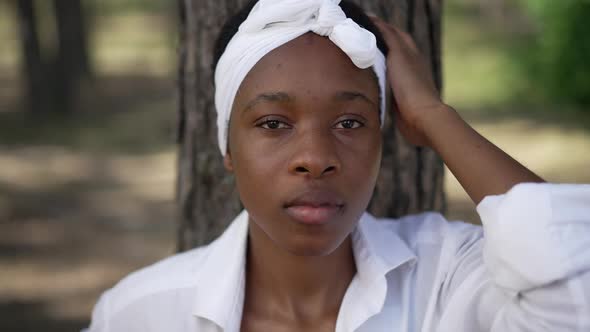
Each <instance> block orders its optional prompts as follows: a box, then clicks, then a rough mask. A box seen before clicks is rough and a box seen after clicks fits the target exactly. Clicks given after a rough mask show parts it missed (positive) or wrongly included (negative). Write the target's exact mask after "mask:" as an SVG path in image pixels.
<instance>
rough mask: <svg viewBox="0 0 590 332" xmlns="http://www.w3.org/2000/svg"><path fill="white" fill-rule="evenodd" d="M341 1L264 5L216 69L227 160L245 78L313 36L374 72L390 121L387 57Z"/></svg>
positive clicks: (268, 0) (281, 0)
mask: <svg viewBox="0 0 590 332" xmlns="http://www.w3.org/2000/svg"><path fill="white" fill-rule="evenodd" d="M339 3H340V0H260V1H258V3H256V5H255V6H254V8H253V9H252V11H251V12H250V15H249V16H248V18H247V19H246V21H244V23H243V24H242V25H241V26H240V28H239V31H238V32H237V33H236V34H235V36H234V37H233V38H232V39H231V41H230V42H229V44H228V45H227V48H226V50H225V52H224V53H223V55H222V56H221V58H220V59H219V62H218V64H217V68H216V69H215V108H216V110H217V135H218V137H217V138H218V143H219V149H220V151H221V153H222V154H223V155H225V152H226V149H227V127H228V124H229V118H230V114H231V109H232V106H233V103H234V99H235V97H236V94H237V92H238V89H239V88H240V85H241V84H242V81H243V80H244V78H245V77H246V75H247V74H248V73H249V72H250V70H252V68H253V67H254V65H256V63H258V62H259V61H260V59H262V58H263V57H264V56H265V55H266V54H268V53H270V52H271V51H272V50H274V49H276V48H278V47H279V46H282V45H284V44H286V43H288V42H290V41H292V40H293V39H295V38H297V37H299V36H301V35H303V34H305V33H307V32H310V31H312V32H314V33H316V34H318V35H321V36H327V37H328V38H329V39H330V40H331V41H332V42H333V43H334V44H336V46H338V47H339V48H340V49H342V51H344V53H346V54H347V55H348V56H349V57H350V59H351V60H352V62H353V63H354V64H355V65H356V66H357V67H359V68H362V69H365V68H369V67H371V66H372V68H373V70H374V71H375V74H376V75H377V78H378V80H379V87H380V90H381V92H380V93H381V105H380V106H381V123H382V124H383V119H384V116H385V71H386V66H385V56H384V55H383V53H382V52H381V51H380V50H379V49H378V48H377V42H376V39H375V36H374V35H373V33H371V32H370V31H368V30H366V29H364V28H362V27H360V26H359V25H358V24H356V23H355V22H354V21H352V20H351V19H349V18H346V15H345V14H344V12H343V11H342V9H341V8H340V6H339V5H338V4H339Z"/></svg>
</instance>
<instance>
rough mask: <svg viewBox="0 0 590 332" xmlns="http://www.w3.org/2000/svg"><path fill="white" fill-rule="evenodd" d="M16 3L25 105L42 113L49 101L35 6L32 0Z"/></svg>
mask: <svg viewBox="0 0 590 332" xmlns="http://www.w3.org/2000/svg"><path fill="white" fill-rule="evenodd" d="M16 4H17V7H16V9H17V12H18V22H19V28H20V29H19V31H20V36H21V38H20V41H21V49H22V54H23V60H24V61H23V64H22V71H23V73H24V76H25V84H26V88H25V91H26V93H25V95H26V98H25V104H26V105H25V107H26V108H27V109H29V110H30V111H31V112H32V113H43V111H44V109H45V108H46V107H47V106H48V105H49V104H51V102H50V94H49V92H48V91H47V89H46V86H47V73H46V67H45V64H44V63H43V56H42V54H41V45H40V43H39V33H38V31H37V19H36V12H35V7H34V3H33V0H18V1H17V3H16Z"/></svg>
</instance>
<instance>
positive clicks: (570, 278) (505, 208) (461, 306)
mask: <svg viewBox="0 0 590 332" xmlns="http://www.w3.org/2000/svg"><path fill="white" fill-rule="evenodd" d="M477 212H478V213H479V215H480V217H481V220H482V224H483V230H484V237H483V239H481V240H480V241H472V242H471V243H468V244H466V245H462V246H460V248H461V250H460V251H458V253H460V254H459V255H457V257H456V258H455V260H454V263H453V264H452V265H453V266H452V267H451V269H450V270H449V275H450V276H451V278H450V279H449V280H447V285H451V286H448V287H447V288H449V289H447V290H446V292H445V293H447V294H449V295H448V296H445V298H444V299H443V301H444V303H442V307H443V308H442V309H441V315H440V320H439V324H438V328H437V331H492V332H513V331H514V332H516V331H519V332H524V331H531V332H532V331H535V332H536V331H580V332H581V331H590V185H567V184H547V183H544V184H533V183H524V184H519V185H517V186H515V187H514V188H512V189H511V190H510V191H509V192H507V193H506V194H503V195H496V196H488V197H486V198H484V200H483V201H482V202H480V203H479V205H478V206H477ZM453 279H455V280H453Z"/></svg>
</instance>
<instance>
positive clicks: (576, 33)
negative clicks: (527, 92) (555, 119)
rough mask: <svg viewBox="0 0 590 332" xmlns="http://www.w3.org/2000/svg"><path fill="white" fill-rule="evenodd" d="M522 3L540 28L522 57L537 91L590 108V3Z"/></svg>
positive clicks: (575, 0) (571, 0)
mask: <svg viewBox="0 0 590 332" xmlns="http://www.w3.org/2000/svg"><path fill="white" fill-rule="evenodd" d="M522 1H523V3H524V5H525V8H526V9H528V10H529V12H530V14H531V16H532V18H533V19H534V21H535V22H536V25H537V31H536V34H535V38H534V42H533V43H532V45H531V47H530V48H529V49H528V50H527V51H526V52H525V53H523V55H524V57H525V61H526V62H528V65H527V66H526V69H527V74H528V75H529V76H530V78H531V82H532V83H533V88H534V90H536V91H537V92H540V93H542V94H543V95H544V96H549V97H552V98H553V99H555V100H557V101H561V102H566V103H574V104H579V105H590V29H588V19H589V18H590V1H588V0H559V1H555V0H522Z"/></svg>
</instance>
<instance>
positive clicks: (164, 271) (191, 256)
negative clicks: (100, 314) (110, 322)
mask: <svg viewBox="0 0 590 332" xmlns="http://www.w3.org/2000/svg"><path fill="white" fill-rule="evenodd" d="M209 250H210V246H209V245H208V246H202V247H198V248H195V249H192V250H189V251H186V252H183V253H178V254H175V255H172V256H169V257H166V258H164V259H162V260H160V261H158V262H156V263H153V264H152V265H149V266H146V267H144V268H141V269H139V270H137V271H135V272H132V273H131V274H129V275H127V276H126V277H124V278H123V279H121V280H120V281H119V282H118V283H117V284H116V285H115V286H114V287H112V288H111V289H109V290H108V291H107V292H105V294H104V296H108V302H109V307H110V309H111V312H117V311H119V310H121V309H123V308H125V307H127V306H129V305H130V304H132V303H136V302H138V301H140V300H141V299H143V298H147V297H153V296H158V295H165V294H167V293H174V292H176V291H182V290H186V289H189V288H194V287H195V286H196V284H195V282H196V281H195V280H196V278H195V277H196V276H197V275H198V274H199V273H200V266H202V264H203V261H204V260H205V259H206V257H207V254H208V252H209Z"/></svg>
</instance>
